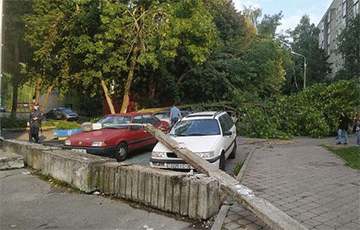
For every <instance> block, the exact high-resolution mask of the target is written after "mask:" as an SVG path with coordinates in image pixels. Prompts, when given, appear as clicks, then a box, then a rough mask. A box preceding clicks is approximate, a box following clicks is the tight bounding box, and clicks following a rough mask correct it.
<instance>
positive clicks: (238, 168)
mask: <svg viewBox="0 0 360 230" xmlns="http://www.w3.org/2000/svg"><path fill="white" fill-rule="evenodd" d="M243 165H244V161H240V162H239V163H237V165H236V167H235V168H234V169H233V175H235V177H236V175H238V174H239V172H240V170H241V168H242V167H243Z"/></svg>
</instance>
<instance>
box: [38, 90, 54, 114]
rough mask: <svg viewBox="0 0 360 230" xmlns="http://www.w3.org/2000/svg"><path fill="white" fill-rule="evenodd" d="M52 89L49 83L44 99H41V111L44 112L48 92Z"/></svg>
mask: <svg viewBox="0 0 360 230" xmlns="http://www.w3.org/2000/svg"><path fill="white" fill-rule="evenodd" d="M52 89H53V85H50V86H49V88H48V89H47V90H46V94H45V98H44V101H43V103H42V105H41V108H40V110H41V112H44V110H45V107H46V104H47V102H48V100H49V96H50V93H51V90H52Z"/></svg>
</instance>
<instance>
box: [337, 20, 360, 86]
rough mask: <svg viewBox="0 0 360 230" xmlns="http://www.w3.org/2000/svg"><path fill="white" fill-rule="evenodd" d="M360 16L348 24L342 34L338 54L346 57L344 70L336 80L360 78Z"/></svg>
mask: <svg viewBox="0 0 360 230" xmlns="http://www.w3.org/2000/svg"><path fill="white" fill-rule="evenodd" d="M359 28H360V14H357V15H356V17H355V18H353V19H350V20H349V21H348V22H347V25H346V27H345V29H344V30H343V31H342V32H341V34H340V36H339V37H338V39H339V47H338V52H340V53H342V54H343V56H344V57H345V63H344V68H343V70H341V71H339V73H338V74H337V75H336V79H350V78H352V77H357V78H360V29H359Z"/></svg>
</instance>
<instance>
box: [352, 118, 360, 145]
mask: <svg viewBox="0 0 360 230" xmlns="http://www.w3.org/2000/svg"><path fill="white" fill-rule="evenodd" d="M352 131H353V133H355V135H356V145H357V146H360V113H357V114H356V116H355V119H354V126H353V130H352Z"/></svg>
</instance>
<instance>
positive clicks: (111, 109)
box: [100, 77, 115, 114]
mask: <svg viewBox="0 0 360 230" xmlns="http://www.w3.org/2000/svg"><path fill="white" fill-rule="evenodd" d="M100 82H101V86H102V88H103V90H104V94H105V98H106V102H107V103H108V106H109V109H110V113H111V114H114V113H115V109H114V105H113V103H112V100H111V97H110V96H109V89H108V88H107V86H106V84H105V81H104V79H103V78H102V77H100Z"/></svg>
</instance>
